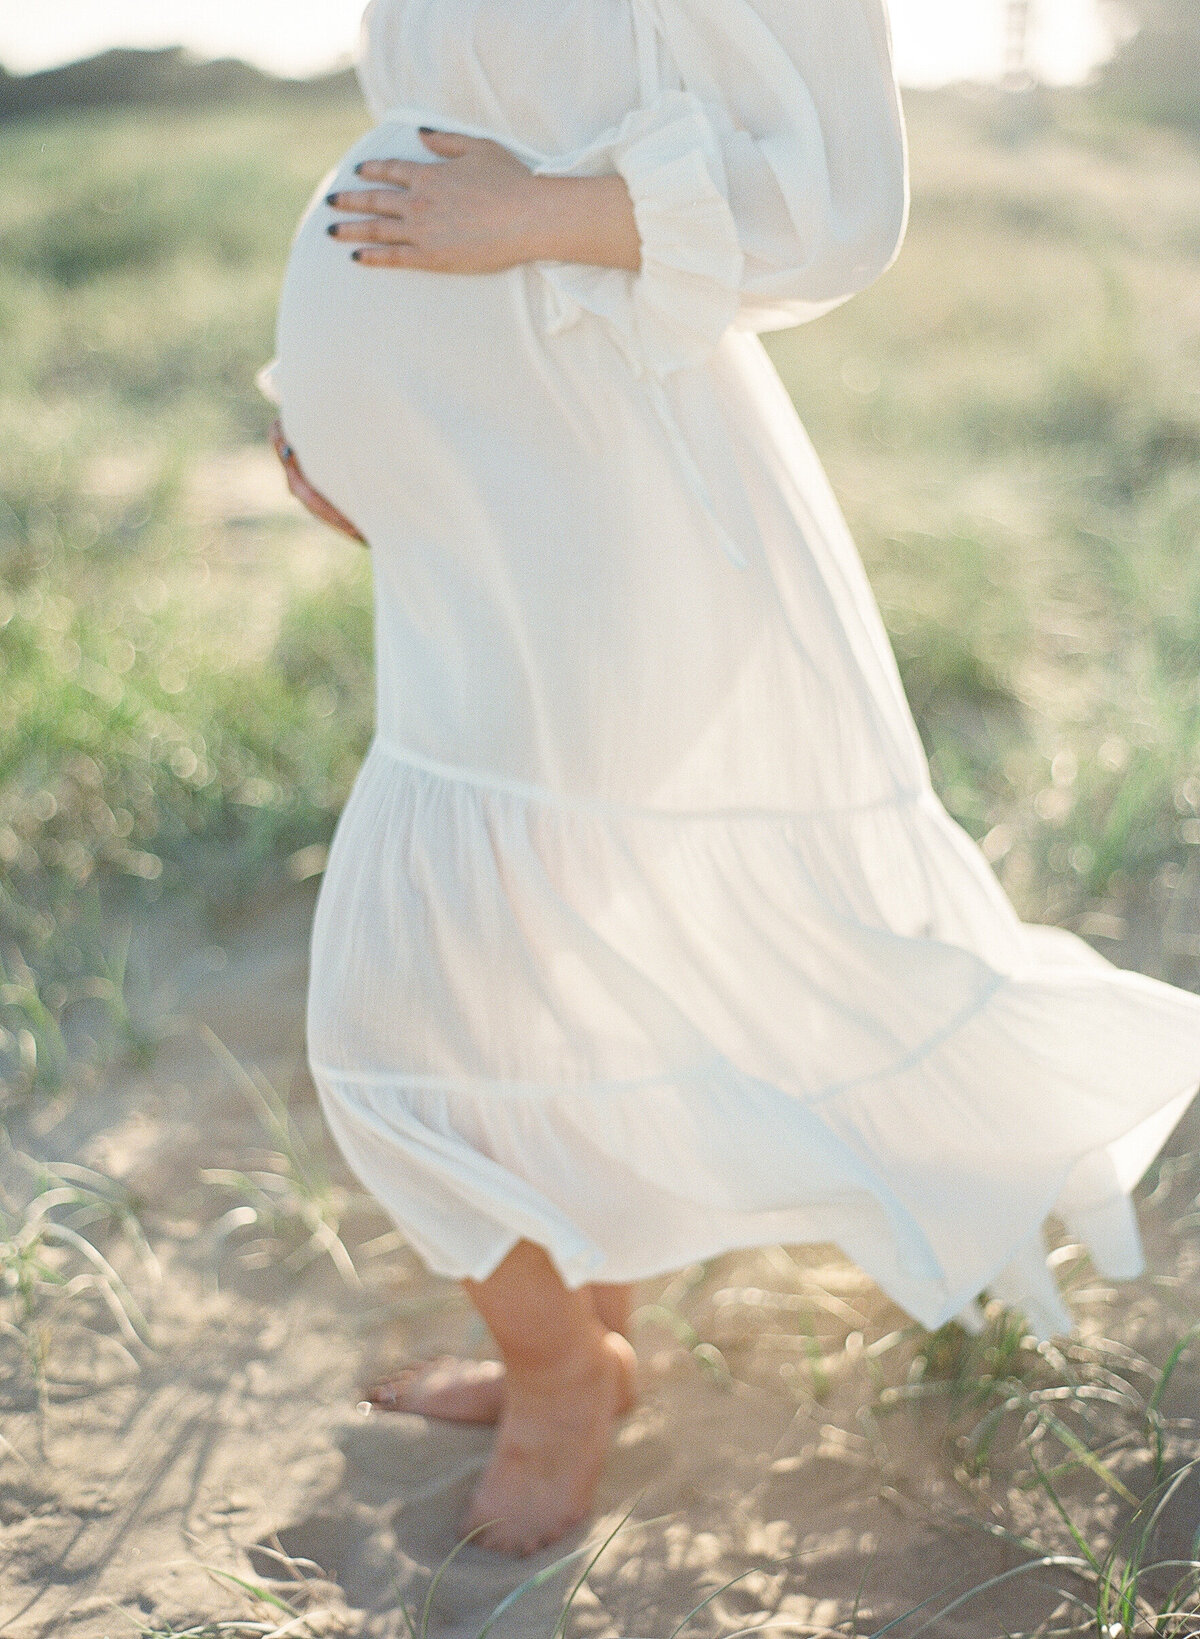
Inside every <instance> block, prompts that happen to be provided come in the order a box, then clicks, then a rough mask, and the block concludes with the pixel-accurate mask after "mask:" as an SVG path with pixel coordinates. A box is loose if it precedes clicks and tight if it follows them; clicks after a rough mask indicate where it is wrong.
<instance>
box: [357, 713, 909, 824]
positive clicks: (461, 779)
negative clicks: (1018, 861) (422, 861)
mask: <svg viewBox="0 0 1200 1639" xmlns="http://www.w3.org/2000/svg"><path fill="white" fill-rule="evenodd" d="M372 749H374V750H378V751H379V752H380V754H381V755H383V756H386V757H389V758H391V759H392V761H393V762H399V763H405V764H407V765H408V766H409V767H411V768H416V769H419V770H420V771H421V772H422V773H425V774H430V775H432V776H433V777H434V778H435V779H440V780H445V781H446V782H448V783H450V784H454V785H465V786H469V787H472V788H474V789H477V790H480V791H491V792H495V793H496V794H497V795H499V796H508V797H517V798H519V799H521V800H522V801H524V802H529V803H536V804H538V805H539V806H541V807H545V808H562V809H565V810H570V811H574V812H579V813H584V814H594V815H596V816H597V818H604V817H608V818H612V819H620V818H622V817H624V816H628V817H636V818H638V819H643V818H645V819H657V820H680V821H682V820H688V821H708V822H709V823H712V822H714V821H716V822H719V821H721V820H764V821H767V822H769V823H774V824H777V825H786V824H788V823H790V822H792V821H803V820H823V819H833V820H836V819H840V818H842V817H846V818H853V817H854V816H855V815H857V814H871V813H881V812H885V811H886V810H888V809H902V808H915V807H923V806H932V805H936V803H937V797H936V794H935V793H934V791H933V790H932V788H931V787H923V788H920V789H918V790H916V791H897V792H894V793H893V794H892V795H891V796H887V797H878V798H875V799H873V800H872V801H870V802H863V803H841V804H838V805H837V806H835V807H830V808H762V807H746V808H736V807H729V808H652V807H650V806H648V805H645V804H640V803H627V802H614V801H610V800H609V799H607V798H605V797H582V796H573V795H571V794H570V793H568V792H559V791H551V790H550V789H549V788H548V787H546V786H540V785H535V784H533V783H532V782H531V781H527V780H517V779H512V778H510V777H509V776H508V775H505V774H494V773H491V772H490V771H489V770H487V769H481V768H473V767H471V766H469V765H468V764H460V763H443V762H439V761H437V759H436V758H433V757H427V756H425V755H424V753H423V752H419V751H413V750H411V749H410V748H409V747H407V746H401V745H397V744H396V743H395V742H394V741H392V740H388V739H386V738H385V737H384V736H382V735H379V734H377V735H376V736H375V738H374V740H373V742H372Z"/></svg>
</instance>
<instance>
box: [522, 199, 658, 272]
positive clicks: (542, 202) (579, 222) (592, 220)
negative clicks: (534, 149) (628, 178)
mask: <svg viewBox="0 0 1200 1639" xmlns="http://www.w3.org/2000/svg"><path fill="white" fill-rule="evenodd" d="M530 187H531V193H530V198H531V201H532V209H531V212H530V225H529V245H530V255H529V258H528V259H529V260H530V261H531V262H538V261H550V262H585V263H587V264H589V265H591V266H593V267H612V268H625V269H626V270H627V271H628V272H630V273H636V272H637V271H638V269H639V268H640V267H641V260H642V244H641V239H640V237H639V235H638V230H637V223H636V222H635V220H634V215H633V202H632V200H631V199H630V197H629V189H628V188H627V187H626V186H625V182H624V180H623V178H621V177H619V176H615V175H613V176H534V177H531V178H530Z"/></svg>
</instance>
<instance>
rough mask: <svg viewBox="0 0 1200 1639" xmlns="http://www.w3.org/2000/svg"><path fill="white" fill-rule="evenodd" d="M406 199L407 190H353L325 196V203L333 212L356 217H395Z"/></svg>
mask: <svg viewBox="0 0 1200 1639" xmlns="http://www.w3.org/2000/svg"><path fill="white" fill-rule="evenodd" d="M407 198H408V189H407V188H354V189H351V190H350V191H349V192H346V191H342V192H340V193H329V194H326V195H325V203H326V204H327V205H329V206H332V208H333V209H334V210H335V211H352V212H354V214H355V215H357V216H396V215H397V214H398V213H399V212H400V211H402V210H403V209H404V204H405V201H406V199H407Z"/></svg>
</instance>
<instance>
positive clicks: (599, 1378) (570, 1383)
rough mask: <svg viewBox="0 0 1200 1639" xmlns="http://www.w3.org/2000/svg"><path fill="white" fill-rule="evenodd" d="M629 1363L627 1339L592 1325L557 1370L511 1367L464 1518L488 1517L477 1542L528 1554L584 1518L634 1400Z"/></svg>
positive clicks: (473, 1521) (471, 1522)
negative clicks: (615, 1432) (492, 1440)
mask: <svg viewBox="0 0 1200 1639" xmlns="http://www.w3.org/2000/svg"><path fill="white" fill-rule="evenodd" d="M635 1371H636V1357H635V1355H634V1352H633V1349H632V1348H631V1346H630V1344H629V1342H628V1340H627V1339H626V1338H624V1337H622V1336H621V1334H620V1333H619V1332H602V1331H598V1332H597V1333H596V1334H595V1336H594V1337H593V1338H592V1339H591V1340H590V1341H589V1342H588V1343H587V1344H586V1345H585V1346H584V1348H583V1350H582V1351H581V1352H580V1354H579V1355H578V1356H576V1357H573V1358H572V1359H571V1360H569V1361H565V1362H563V1364H562V1365H561V1366H559V1367H556V1368H555V1369H554V1371H553V1372H543V1373H539V1374H536V1375H527V1374H525V1373H520V1374H518V1373H510V1374H509V1376H508V1379H507V1382H506V1385H505V1393H504V1406H503V1410H502V1412H501V1416H500V1427H499V1431H498V1433H497V1436H496V1449H495V1452H494V1453H493V1455H492V1460H491V1462H490V1463H489V1464H488V1466H487V1468H486V1469H485V1471H484V1474H483V1478H482V1479H481V1480H480V1482H479V1485H478V1487H477V1488H476V1491H475V1495H474V1496H473V1498H472V1499H471V1506H470V1508H469V1510H468V1512H467V1518H466V1521H465V1527H464V1528H465V1529H466V1530H467V1531H472V1530H474V1529H475V1528H476V1527H478V1526H484V1527H485V1529H484V1530H482V1531H480V1533H479V1535H478V1536H477V1537H475V1538H474V1539H473V1540H474V1541H475V1542H476V1543H478V1544H479V1545H480V1546H481V1547H484V1548H491V1549H493V1550H495V1551H496V1552H497V1553H507V1554H532V1553H535V1552H536V1551H537V1550H538V1549H539V1548H544V1547H546V1546H547V1544H549V1543H551V1542H557V1540H558V1538H559V1537H561V1536H562V1535H563V1533H564V1532H565V1531H568V1530H570V1528H571V1526H572V1525H575V1524H577V1523H578V1522H579V1521H580V1520H581V1519H583V1518H584V1516H585V1515H586V1514H587V1512H588V1509H589V1508H590V1507H591V1502H592V1494H593V1492H594V1491H595V1489H596V1482H597V1481H598V1480H599V1478H600V1470H601V1468H602V1467H603V1466H604V1459H605V1456H606V1454H607V1452H608V1444H609V1438H610V1436H611V1434H612V1428H613V1424H614V1422H615V1421H616V1419H617V1418H618V1417H619V1416H621V1415H622V1414H623V1413H624V1412H626V1411H628V1410H629V1408H630V1406H631V1405H632V1404H633V1401H634V1396H635Z"/></svg>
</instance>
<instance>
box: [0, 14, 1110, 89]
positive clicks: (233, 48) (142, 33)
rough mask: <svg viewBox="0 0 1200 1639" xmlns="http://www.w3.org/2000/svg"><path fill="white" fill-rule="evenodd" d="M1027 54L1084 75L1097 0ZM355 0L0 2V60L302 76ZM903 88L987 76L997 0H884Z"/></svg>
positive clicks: (1072, 75) (328, 50)
mask: <svg viewBox="0 0 1200 1639" xmlns="http://www.w3.org/2000/svg"><path fill="white" fill-rule="evenodd" d="M1032 4H1033V8H1034V22H1033V57H1034V62H1035V66H1036V68H1037V71H1038V73H1039V76H1040V77H1041V78H1043V79H1046V80H1049V81H1051V82H1054V83H1069V82H1071V81H1074V80H1079V79H1082V78H1084V77H1085V76H1086V75H1087V73H1088V71H1089V69H1090V68H1092V67H1093V66H1094V64H1095V63H1096V62H1098V61H1099V60H1101V59H1102V58H1103V56H1104V54H1105V51H1106V47H1107V43H1108V42H1107V35H1106V32H1105V30H1104V28H1103V26H1102V23H1101V13H1100V5H1101V0H1032ZM362 9H363V0H303V4H301V5H299V6H298V5H297V4H296V0H199V3H198V0H0V63H3V64H4V66H5V67H6V68H8V69H9V70H10V71H12V72H15V73H24V72H28V71H29V70H31V69H35V68H44V67H47V66H49V65H50V64H52V63H59V62H67V61H69V60H70V59H72V58H74V57H86V56H90V55H91V53H92V52H95V51H102V50H104V49H106V48H107V47H109V46H117V45H138V46H145V45H175V44H184V45H188V46H191V47H193V48H194V49H195V50H196V51H198V52H200V53H202V54H203V55H205V56H237V57H245V58H246V59H247V60H248V61H250V62H254V63H259V64H261V65H262V66H263V67H265V68H270V69H273V70H275V71H276V72H277V73H285V74H308V73H312V72H313V71H314V70H317V69H321V68H326V67H328V66H330V65H331V64H332V63H335V62H339V61H345V60H346V59H347V58H348V57H349V56H350V55H351V54H352V53H353V50H354V44H355V39H356V37H357V33H358V19H359V16H360V14H361V12H362ZM891 12H892V30H893V36H894V39H895V45H896V60H897V66H898V68H899V72H900V78H901V79H902V80H903V81H904V83H905V84H907V85H939V84H945V83H946V82H947V81H951V80H958V79H994V78H997V77H998V76H999V74H1000V73H1001V71H1002V69H1003V63H1004V26H1003V17H1004V0H891Z"/></svg>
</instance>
